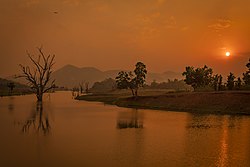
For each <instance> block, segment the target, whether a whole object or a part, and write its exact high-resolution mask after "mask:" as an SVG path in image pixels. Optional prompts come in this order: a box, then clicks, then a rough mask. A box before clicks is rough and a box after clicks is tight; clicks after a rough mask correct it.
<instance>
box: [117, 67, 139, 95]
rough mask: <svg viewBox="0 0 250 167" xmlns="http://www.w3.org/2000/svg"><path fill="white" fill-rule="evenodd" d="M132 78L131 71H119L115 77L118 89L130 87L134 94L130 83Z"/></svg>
mask: <svg viewBox="0 0 250 167" xmlns="http://www.w3.org/2000/svg"><path fill="white" fill-rule="evenodd" d="M132 78H133V74H132V72H125V71H120V72H119V73H118V76H117V77H116V78H115V79H116V84H117V88H118V89H130V90H131V92H132V95H133V96H135V93H134V88H133V84H132Z"/></svg>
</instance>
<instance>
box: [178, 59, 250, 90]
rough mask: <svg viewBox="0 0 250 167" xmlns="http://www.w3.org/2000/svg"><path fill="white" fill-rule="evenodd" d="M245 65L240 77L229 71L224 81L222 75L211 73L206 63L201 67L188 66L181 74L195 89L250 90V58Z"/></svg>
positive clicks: (211, 70)
mask: <svg viewBox="0 0 250 167" xmlns="http://www.w3.org/2000/svg"><path fill="white" fill-rule="evenodd" d="M246 67H247V71H246V72H244V73H243V76H242V78H241V77H237V78H236V76H234V74H233V73H231V72H230V73H229V75H228V76H227V81H226V82H225V83H223V77H222V75H220V74H213V69H212V68H209V67H208V66H206V65H205V66H204V67H202V68H200V67H198V68H194V67H192V66H188V67H186V71H185V72H183V73H182V75H183V76H185V79H184V81H185V83H186V84H188V85H190V86H192V87H193V88H194V90H195V91H204V90H214V91H223V90H250V59H249V62H248V63H247V64H246Z"/></svg>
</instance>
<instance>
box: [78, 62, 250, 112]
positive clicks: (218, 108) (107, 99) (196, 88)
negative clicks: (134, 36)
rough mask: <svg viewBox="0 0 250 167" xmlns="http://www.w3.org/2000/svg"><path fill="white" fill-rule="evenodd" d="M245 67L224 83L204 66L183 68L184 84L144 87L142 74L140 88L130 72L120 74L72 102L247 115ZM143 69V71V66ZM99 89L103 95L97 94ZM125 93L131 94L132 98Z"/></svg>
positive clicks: (247, 75)
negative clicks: (97, 102)
mask: <svg viewBox="0 0 250 167" xmlns="http://www.w3.org/2000/svg"><path fill="white" fill-rule="evenodd" d="M142 64H143V63H142ZM143 65H144V64H143ZM246 66H247V68H248V70H247V71H246V72H245V73H244V74H243V78H242V79H241V78H240V77H238V78H237V80H236V77H235V76H234V75H233V73H230V74H229V75H228V77H227V81H226V82H225V83H223V78H222V75H219V74H215V75H214V74H213V70H212V69H211V68H209V67H207V66H206V65H205V66H204V67H202V68H194V67H190V66H189V67H186V71H185V72H183V76H185V79H184V80H173V81H171V80H169V81H168V82H167V83H157V82H156V81H154V82H152V83H151V84H150V85H146V84H145V78H146V74H147V73H144V75H142V76H143V77H142V80H143V81H144V82H141V83H142V84H140V86H136V82H135V81H134V80H135V78H136V77H135V78H133V76H134V75H133V74H132V72H128V73H127V72H124V71H121V72H119V73H118V76H117V77H116V80H112V79H108V80H105V81H103V82H99V83H98V84H94V85H98V90H99V91H93V92H92V94H87V95H84V96H77V97H76V99H77V100H87V101H100V102H104V103H106V104H113V105H117V106H121V107H132V108H146V109H160V110H168V111H171V110H173V111H189V112H196V113H213V114H245V115H250V103H249V97H250V91H248V90H249V85H250V82H249V78H250V60H249V63H248V64H247V65H246ZM144 69H145V71H146V66H145V65H144ZM135 76H136V75H135ZM242 80H243V81H242ZM115 84H116V88H117V89H115ZM133 84H134V85H133ZM102 86H104V88H105V90H106V91H103V92H102V91H100V90H102ZM134 88H136V92H137V91H138V89H139V88H140V96H138V94H137V93H136V94H135V93H134ZM90 90H94V89H93V88H91V89H90ZM107 90H108V91H107ZM129 90H131V91H132V96H131V94H129Z"/></svg>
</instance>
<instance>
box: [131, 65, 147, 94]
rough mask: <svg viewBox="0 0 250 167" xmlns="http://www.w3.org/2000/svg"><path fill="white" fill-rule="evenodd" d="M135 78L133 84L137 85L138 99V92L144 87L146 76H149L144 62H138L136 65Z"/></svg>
mask: <svg viewBox="0 0 250 167" xmlns="http://www.w3.org/2000/svg"><path fill="white" fill-rule="evenodd" d="M134 73H135V78H133V80H134V81H133V82H134V84H135V86H134V87H135V96H136V97H137V96H138V94H137V91H138V89H139V88H140V87H143V85H144V83H145V82H146V74H147V69H146V65H145V64H143V63H142V62H138V63H136V65H135V70H134Z"/></svg>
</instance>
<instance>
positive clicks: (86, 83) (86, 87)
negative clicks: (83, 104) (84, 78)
mask: <svg viewBox="0 0 250 167" xmlns="http://www.w3.org/2000/svg"><path fill="white" fill-rule="evenodd" d="M85 93H89V82H85Z"/></svg>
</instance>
